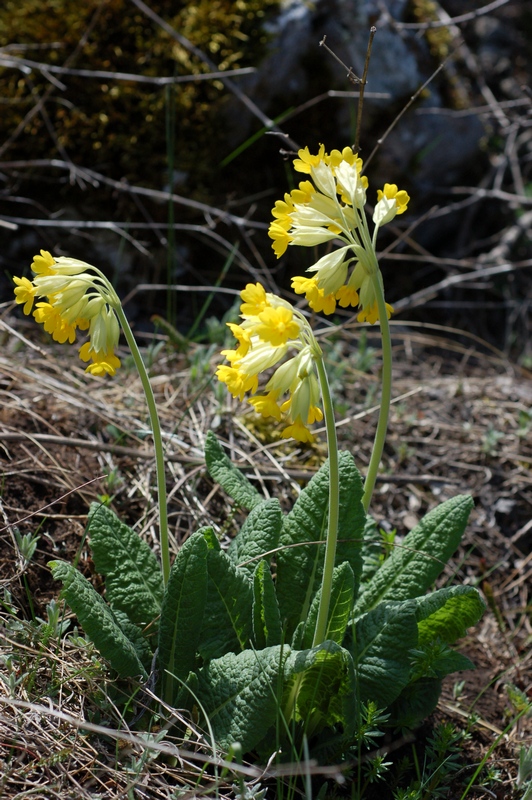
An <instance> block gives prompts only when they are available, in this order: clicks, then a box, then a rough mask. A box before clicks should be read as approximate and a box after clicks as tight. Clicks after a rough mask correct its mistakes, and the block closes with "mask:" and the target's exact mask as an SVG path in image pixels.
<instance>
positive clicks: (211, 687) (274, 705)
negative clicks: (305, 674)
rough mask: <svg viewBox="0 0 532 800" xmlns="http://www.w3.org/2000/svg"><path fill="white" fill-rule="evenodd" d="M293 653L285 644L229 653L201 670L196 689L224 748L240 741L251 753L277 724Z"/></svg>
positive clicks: (245, 750)
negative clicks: (287, 663) (286, 663)
mask: <svg viewBox="0 0 532 800" xmlns="http://www.w3.org/2000/svg"><path fill="white" fill-rule="evenodd" d="M289 652H290V648H289V647H288V646H286V645H285V646H284V647H281V646H276V647H268V648H266V649H265V650H244V651H243V652H242V653H238V654H235V653H227V654H226V655H224V656H222V657H221V658H216V659H213V660H212V661H210V662H209V663H208V664H207V665H206V666H204V667H202V668H201V669H200V670H198V672H197V673H196V676H197V684H196V685H195V691H196V693H197V696H198V697H200V698H201V702H202V706H203V708H204V710H205V712H206V714H207V717H208V719H209V722H210V725H211V726H212V730H213V732H214V738H215V739H216V743H217V744H218V745H219V746H220V747H221V748H222V749H224V750H228V749H229V747H230V746H231V745H232V744H233V743H234V742H240V744H241V746H242V750H243V752H244V753H246V752H249V751H250V750H252V749H253V748H254V747H255V746H256V745H257V744H258V742H259V741H260V740H261V739H263V738H264V735H265V734H266V732H267V731H268V729H269V728H271V727H272V726H273V725H274V723H275V721H276V718H277V714H278V706H279V702H280V700H279V698H280V697H281V695H282V683H283V672H284V661H285V659H286V657H287V655H288V653H289Z"/></svg>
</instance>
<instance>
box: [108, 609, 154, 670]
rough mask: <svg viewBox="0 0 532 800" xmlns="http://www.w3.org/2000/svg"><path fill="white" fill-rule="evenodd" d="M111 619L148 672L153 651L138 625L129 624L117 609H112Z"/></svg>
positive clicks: (124, 615) (126, 618) (129, 621)
mask: <svg viewBox="0 0 532 800" xmlns="http://www.w3.org/2000/svg"><path fill="white" fill-rule="evenodd" d="M113 617H114V618H115V620H116V622H117V623H118V625H119V627H120V628H121V629H122V633H123V634H124V635H125V637H126V638H127V639H129V641H130V642H131V644H132V645H133V647H134V648H135V652H136V654H137V655H138V657H139V659H140V661H141V663H142V666H143V667H144V668H145V669H146V671H147V672H149V671H150V669H151V665H152V661H153V650H152V648H151V646H150V643H149V641H148V640H147V639H146V637H145V636H144V634H143V632H142V631H141V629H140V628H139V627H138V625H135V623H134V622H131V620H130V619H129V617H128V615H127V614H126V613H125V612H124V611H119V610H118V609H117V608H115V609H113Z"/></svg>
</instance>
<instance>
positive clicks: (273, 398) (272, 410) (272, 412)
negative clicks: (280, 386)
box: [248, 392, 281, 420]
mask: <svg viewBox="0 0 532 800" xmlns="http://www.w3.org/2000/svg"><path fill="white" fill-rule="evenodd" d="M248 403H251V405H252V406H253V408H254V409H255V411H256V412H257V414H261V415H262V416H263V417H275V419H277V420H280V419H281V409H280V408H279V404H278V402H277V392H268V394H258V395H257V396H256V397H250V398H249V400H248Z"/></svg>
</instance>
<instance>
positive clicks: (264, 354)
mask: <svg viewBox="0 0 532 800" xmlns="http://www.w3.org/2000/svg"><path fill="white" fill-rule="evenodd" d="M240 296H241V298H242V301H243V302H242V305H241V306H240V311H241V317H242V323H241V324H240V325H235V324H232V323H229V328H230V330H231V332H232V334H233V335H234V336H235V338H236V340H237V342H238V347H237V348H236V349H234V350H223V351H222V355H225V357H226V359H227V361H228V362H229V364H221V365H220V366H219V367H218V369H217V372H216V374H217V377H218V379H219V380H220V381H221V382H222V383H225V385H226V386H227V388H228V390H229V391H230V392H231V394H232V395H233V397H237V398H238V399H239V400H243V399H244V397H245V396H246V395H249V397H248V402H249V403H250V404H251V405H252V406H253V408H254V409H255V411H256V412H257V413H259V414H261V415H262V416H263V417H273V418H274V419H276V420H279V421H280V420H282V419H285V420H286V422H287V423H288V424H287V427H286V428H285V429H284V430H283V433H282V436H283V437H285V438H290V437H294V438H295V439H298V440H299V441H302V442H306V441H312V439H313V437H312V434H311V432H310V430H309V429H308V426H309V425H311V424H312V423H314V422H319V421H321V419H323V414H322V411H321V409H320V408H319V406H318V403H319V385H318V379H317V376H316V368H315V358H316V356H317V355H321V351H320V349H319V346H318V344H317V343H316V340H315V339H314V336H313V334H312V331H311V329H310V327H309V325H308V323H307V321H306V320H305V318H304V317H303V315H302V314H300V313H299V312H298V311H297V310H296V309H294V308H293V306H292V305H291V304H290V303H288V302H287V301H285V300H282V299H281V298H280V297H277V295H274V294H271V293H269V292H266V291H265V289H264V287H263V286H262V285H261V284H260V283H257V284H251V283H249V284H248V285H247V286H246V288H245V289H243V291H242V292H241V293H240ZM267 370H273V372H272V373H271V375H270V376H269V379H268V381H267V382H266V385H265V387H264V391H265V393H264V394H257V392H258V389H259V377H260V376H261V374H262V373H264V372H266V371H267Z"/></svg>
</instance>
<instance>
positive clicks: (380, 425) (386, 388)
mask: <svg viewBox="0 0 532 800" xmlns="http://www.w3.org/2000/svg"><path fill="white" fill-rule="evenodd" d="M372 280H373V286H374V289H375V296H376V298H377V306H378V309H379V321H380V328H381V339H382V381H381V382H382V389H381V405H380V410H379V420H378V422H377V430H376V432H375V441H374V442H373V450H372V453H371V458H370V461H369V466H368V471H367V474H366V481H365V483H364V494H363V496H362V504H363V506H364V510H365V511H366V512H367V511H368V509H369V506H370V503H371V498H372V496H373V490H374V488H375V481H376V480H377V472H378V471H379V464H380V461H381V458H382V451H383V450H384V443H385V441H386V432H387V430H388V417H389V414H390V403H391V399H392V341H391V337H390V325H389V324H388V314H387V312H386V303H385V301H384V290H383V287H382V279H381V275H380V270H377V272H376V273H375V275H374V276H372Z"/></svg>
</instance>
